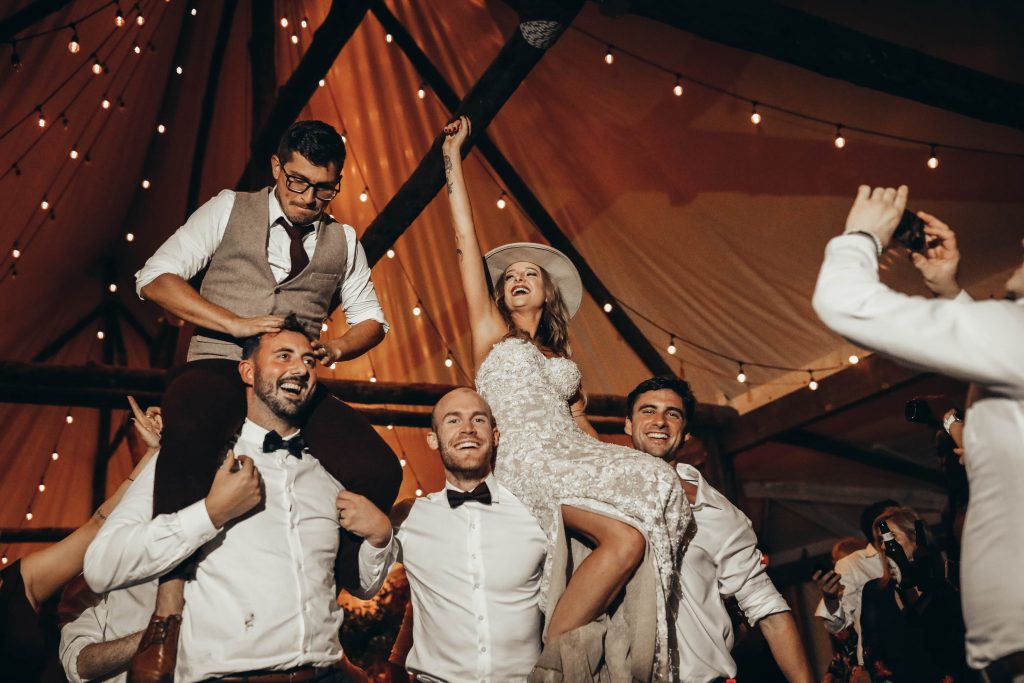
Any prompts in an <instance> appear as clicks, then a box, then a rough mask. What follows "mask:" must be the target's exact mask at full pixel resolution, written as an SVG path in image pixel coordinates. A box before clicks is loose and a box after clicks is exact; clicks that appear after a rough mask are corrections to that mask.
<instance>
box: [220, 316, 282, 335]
mask: <svg viewBox="0 0 1024 683" xmlns="http://www.w3.org/2000/svg"><path fill="white" fill-rule="evenodd" d="M283 323H284V318H282V317H281V316H279V315H258V316H255V317H253V318H235V319H234V320H233V321H231V323H230V325H229V333H230V334H231V336H232V337H234V338H236V339H245V338H246V337H254V336H256V335H257V334H271V333H274V332H280V331H281V325H282V324H283Z"/></svg>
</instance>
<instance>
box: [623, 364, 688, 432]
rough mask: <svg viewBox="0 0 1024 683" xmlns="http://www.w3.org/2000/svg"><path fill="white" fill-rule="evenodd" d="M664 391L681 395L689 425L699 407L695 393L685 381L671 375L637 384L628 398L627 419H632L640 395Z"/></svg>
mask: <svg viewBox="0 0 1024 683" xmlns="http://www.w3.org/2000/svg"><path fill="white" fill-rule="evenodd" d="M662 389H668V390H669V391H674V392H676V393H677V394H678V395H679V398H681V399H683V410H684V411H686V422H687V424H689V422H690V420H691V419H692V418H693V412H694V410H695V409H696V407H697V399H695V398H694V397H693V391H692V390H691V389H690V385H689V384H688V383H687V382H686V381H685V380H681V379H679V378H678V377H672V376H671V375H662V376H660V377H651V378H650V379H645V380H644V381H643V382H640V384H637V385H636V388H635V389H633V391H631V392H629V396H627V397H626V417H632V415H633V406H634V405H636V400H637V398H639V397H640V394H646V393H647V392H648V391H660V390H662Z"/></svg>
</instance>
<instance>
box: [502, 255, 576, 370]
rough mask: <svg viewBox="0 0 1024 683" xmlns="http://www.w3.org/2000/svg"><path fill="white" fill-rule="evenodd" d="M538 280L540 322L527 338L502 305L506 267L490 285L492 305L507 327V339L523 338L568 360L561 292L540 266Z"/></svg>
mask: <svg viewBox="0 0 1024 683" xmlns="http://www.w3.org/2000/svg"><path fill="white" fill-rule="evenodd" d="M537 270H539V271H540V277H541V281H542V282H543V283H544V310H543V311H542V312H541V316H540V323H539V324H538V325H537V334H536V335H535V336H534V337H530V335H529V334H527V333H526V332H525V331H524V330H521V329H519V328H518V327H516V325H515V323H514V322H513V320H512V312H511V311H510V310H509V309H508V305H507V304H506V303H505V275H506V273H507V272H508V268H506V269H505V270H503V271H502V273H501V276H499V277H498V281H497V282H495V283H494V303H495V305H497V307H498V311H499V312H500V313H501V317H502V319H503V320H504V321H505V324H506V325H507V326H508V335H506V338H507V337H517V338H519V339H526V340H528V341H531V342H533V343H534V344H537V345H538V346H540V347H542V348H545V349H547V350H549V351H551V352H552V353H553V354H555V355H556V356H561V357H563V358H568V357H569V356H571V355H572V352H571V350H570V349H569V311H568V309H567V308H566V307H565V301H564V300H563V299H562V292H561V290H559V289H558V285H557V284H555V281H554V280H553V279H552V278H551V276H550V275H549V274H548V271H546V270H544V269H543V268H541V267H540V266H537Z"/></svg>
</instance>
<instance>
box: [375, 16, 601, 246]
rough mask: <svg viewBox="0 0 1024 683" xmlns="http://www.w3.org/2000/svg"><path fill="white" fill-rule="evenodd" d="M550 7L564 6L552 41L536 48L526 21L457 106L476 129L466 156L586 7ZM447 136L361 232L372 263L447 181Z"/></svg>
mask: <svg viewBox="0 0 1024 683" xmlns="http://www.w3.org/2000/svg"><path fill="white" fill-rule="evenodd" d="M550 5H551V7H550V8H549V9H550V10H551V11H552V12H554V11H556V10H560V11H559V13H558V21H559V24H558V27H557V28H555V29H554V30H553V31H552V34H551V36H550V40H549V41H548V42H546V43H543V44H539V45H540V47H535V46H534V45H532V44H531V43H530V41H528V40H527V39H526V38H524V37H523V31H522V26H523V25H522V24H520V26H519V27H517V29H516V30H515V32H514V33H513V34H512V36H511V37H510V38H509V39H508V41H507V42H506V43H505V46H504V47H503V48H502V49H501V51H500V52H498V55H497V56H496V57H495V58H494V61H493V62H491V65H490V66H489V67H487V70H486V71H484V73H483V75H481V76H480V79H479V80H478V81H477V82H476V84H475V85H474V86H473V87H472V88H471V89H470V91H469V92H468V93H467V94H466V96H465V97H464V98H463V99H462V101H461V103H460V104H459V106H458V107H456V109H455V112H454V116H458V115H466V116H468V117H469V118H470V119H471V120H472V121H473V132H472V134H470V136H469V138H468V139H467V140H466V143H465V144H464V145H463V150H462V152H463V156H465V155H467V154H468V153H469V150H470V149H472V147H473V145H474V144H475V143H476V141H477V140H478V139H479V138H480V135H481V134H482V133H483V132H484V131H485V130H486V129H487V126H488V125H490V123H491V121H492V120H493V119H494V116H495V115H496V114H497V113H498V111H499V110H500V109H501V107H502V105H504V104H505V102H506V101H508V98H509V97H511V95H512V93H513V92H515V90H516V88H518V87H519V84H520V83H522V81H523V79H524V78H525V77H526V76H527V74H529V73H530V70H531V69H533V67H534V66H535V65H536V64H537V63H538V62H539V61H540V60H541V58H542V57H543V56H544V55H545V54H546V52H547V48H549V47H550V46H551V45H552V44H553V43H554V42H555V41H556V40H557V39H558V37H559V36H560V35H561V33H562V32H563V31H564V30H565V26H567V25H568V23H569V22H571V21H572V18H573V17H575V16H576V14H577V13H578V12H579V10H580V7H581V6H582V0H572V1H571V2H570V3H568V4H567V5H566V6H565V7H564V8H563V7H561V6H560V3H554V2H552V3H550ZM443 138H444V136H443V135H438V137H437V139H436V140H434V144H433V145H431V147H430V150H429V151H428V152H427V154H426V156H424V157H423V159H422V160H421V161H420V163H419V165H418V166H417V167H416V170H414V171H413V173H412V175H410V176H409V178H408V180H406V181H405V184H403V185H402V187H401V188H399V190H398V192H397V193H395V196H394V197H392V198H391V201H389V202H388V203H387V205H386V206H385V207H384V208H383V209H382V210H381V212H380V213H379V214H378V215H377V217H376V218H375V219H374V220H373V222H372V223H370V225H369V227H367V228H366V231H365V232H364V233H363V236H362V238H361V239H360V242H362V245H363V249H364V250H365V251H366V258H367V260H368V261H369V263H370V265H371V266H372V265H373V264H374V263H376V262H377V260H378V259H380V258H381V257H382V256H383V255H384V253H385V252H386V251H387V250H388V249H389V248H390V247H391V245H393V244H394V243H395V240H397V239H398V238H399V237H400V236H401V235H402V233H403V232H405V230H406V228H408V227H409V226H410V225H411V224H412V222H413V221H414V220H416V218H417V217H418V216H419V215H420V213H422V211H423V209H424V208H425V207H426V206H427V204H429V203H430V202H431V200H433V198H434V197H435V195H437V192H438V190H440V189H441V187H442V186H443V185H444V172H443V169H442V167H441V144H442V142H443Z"/></svg>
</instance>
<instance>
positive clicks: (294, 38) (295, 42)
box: [292, 33, 299, 45]
mask: <svg viewBox="0 0 1024 683" xmlns="http://www.w3.org/2000/svg"><path fill="white" fill-rule="evenodd" d="M298 44H299V37H298V36H297V35H295V34H294V33H293V34H292V45H298Z"/></svg>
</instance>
